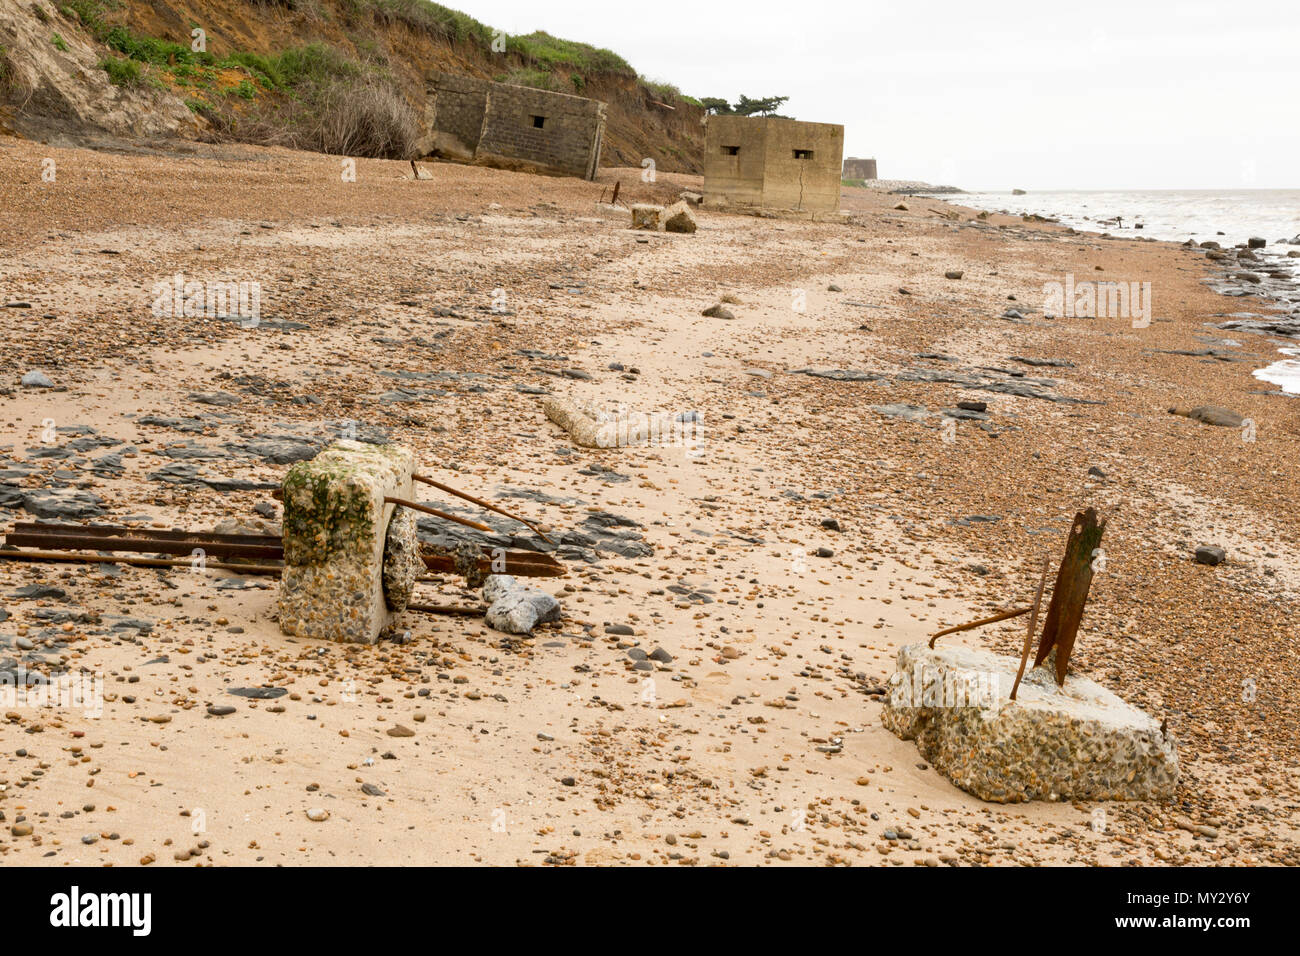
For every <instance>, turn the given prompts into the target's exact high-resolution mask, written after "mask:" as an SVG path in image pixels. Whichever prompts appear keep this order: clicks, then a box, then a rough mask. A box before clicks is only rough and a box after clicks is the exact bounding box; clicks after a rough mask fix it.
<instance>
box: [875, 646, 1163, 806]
mask: <svg viewBox="0 0 1300 956" xmlns="http://www.w3.org/2000/svg"><path fill="white" fill-rule="evenodd" d="M1019 664H1020V662H1019V660H1018V659H1015V658H1010V657H1001V656H998V655H996V654H991V653H989V652H988V651H981V650H970V649H967V648H963V647H937V648H935V649H934V650H930V649H929V648H928V647H927V646H926V645H925V644H911V645H908V646H906V647H903V648H902V649H900V650H899V652H898V670H897V672H895V674H894V675H893V676H892V677H891V678H890V681H889V689H890V693H889V695H888V697H887V699H886V702H885V708H884V713H883V715H882V719H883V723H884V725H885V727H886V728H888V729H889V730H891V731H892V732H893V733H895V734H897V735H898V736H899V737H901V738H902V739H904V740H915V741H916V746H917V749H918V750H920V752H921V755H922V756H923V757H925V759H926V760H928V761H929V762H930V764H931V765H932V766H933V767H934V768H935V769H936V770H938V771H939V772H940V773H942V774H943V775H944V776H945V777H947V778H948V779H949V780H951V781H952V782H953V783H954V784H956V785H957V786H958V787H960V788H961V789H963V790H965V791H967V792H968V793H973V794H975V796H977V797H980V798H982V799H984V800H990V801H994V802H997V803H1017V802H1020V801H1023V800H1162V801H1163V800H1169V799H1171V798H1172V797H1173V795H1174V790H1175V787H1176V786H1177V783H1178V755H1177V748H1176V744H1175V741H1174V739H1173V737H1172V736H1168V735H1166V734H1163V733H1161V730H1160V725H1159V724H1158V723H1157V722H1156V721H1155V720H1153V719H1152V718H1151V717H1150V716H1148V715H1147V714H1145V713H1143V712H1142V711H1141V710H1138V709H1137V708H1136V707H1133V706H1131V705H1129V704H1127V703H1125V702H1124V701H1123V700H1121V699H1120V698H1119V697H1117V696H1116V695H1115V694H1113V693H1111V692H1110V691H1108V690H1106V688H1104V687H1102V686H1101V685H1100V684H1097V683H1096V682H1095V681H1091V680H1089V679H1088V678H1086V677H1079V676H1076V675H1073V674H1069V675H1067V676H1066V678H1065V686H1064V687H1057V685H1056V679H1055V677H1054V676H1053V674H1052V672H1051V666H1049V665H1052V664H1054V662H1053V658H1051V657H1049V658H1048V662H1047V663H1045V664H1044V666H1042V667H1036V668H1034V669H1033V670H1031V671H1029V672H1028V673H1027V674H1026V675H1025V678H1024V680H1023V681H1022V682H1021V684H1020V690H1019V692H1018V693H1017V698H1016V700H1011V699H1010V696H1009V695H1010V693H1011V687H1012V685H1013V684H1014V682H1015V677H1016V670H1017V668H1018V667H1019Z"/></svg>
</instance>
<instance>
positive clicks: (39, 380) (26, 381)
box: [23, 372, 54, 388]
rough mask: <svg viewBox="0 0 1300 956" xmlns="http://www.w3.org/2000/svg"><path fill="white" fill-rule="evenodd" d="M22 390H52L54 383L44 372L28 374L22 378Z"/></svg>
mask: <svg viewBox="0 0 1300 956" xmlns="http://www.w3.org/2000/svg"><path fill="white" fill-rule="evenodd" d="M23 387H24V388H53V387H54V383H53V382H51V381H50V377H49V376H48V375H46V374H45V373H44V372H28V373H27V374H26V375H24V376H23Z"/></svg>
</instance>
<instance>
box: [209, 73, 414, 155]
mask: <svg viewBox="0 0 1300 956" xmlns="http://www.w3.org/2000/svg"><path fill="white" fill-rule="evenodd" d="M209 118H210V119H211V120H212V121H213V123H214V125H216V126H217V127H218V129H220V130H222V131H223V132H225V133H226V134H227V135H229V136H231V137H232V138H234V139H238V140H242V141H243V142H248V143H257V144H259V145H263V146H287V147H289V148H291V149H310V150H315V151H316V152H320V153H332V154H335V155H343V156H370V157H378V158H387V159H408V158H410V156H411V153H412V149H413V147H414V144H415V140H416V137H417V136H418V135H419V124H418V123H417V121H416V117H415V111H414V110H412V109H411V107H410V105H409V104H408V103H407V102H406V100H405V99H403V98H402V95H401V94H400V93H399V92H398V91H397V90H396V89H395V88H394V87H393V85H392V84H391V83H389V82H388V81H387V80H386V79H384V78H382V77H380V76H376V75H374V74H361V73H359V71H358V72H354V73H349V74H344V75H335V76H328V77H324V78H313V79H306V80H303V81H301V82H300V83H299V84H298V85H297V86H296V88H295V89H294V91H293V93H292V95H286V96H282V97H277V98H275V99H273V100H270V101H267V102H264V103H260V104H258V106H257V107H255V108H254V109H253V111H252V112H244V113H243V114H241V115H236V114H235V113H234V112H233V111H232V110H230V108H229V107H221V108H217V109H215V110H213V111H212V113H211V114H209Z"/></svg>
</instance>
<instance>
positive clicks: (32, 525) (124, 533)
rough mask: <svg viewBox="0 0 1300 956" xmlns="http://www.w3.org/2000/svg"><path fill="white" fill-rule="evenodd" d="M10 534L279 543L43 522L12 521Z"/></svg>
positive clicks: (272, 538)
mask: <svg viewBox="0 0 1300 956" xmlns="http://www.w3.org/2000/svg"><path fill="white" fill-rule="evenodd" d="M13 530H14V531H22V532H34V533H37V534H45V533H60V534H75V535H82V536H85V537H101V538H149V539H150V540H158V541H181V540H189V539H190V538H203V539H205V540H208V541H220V542H223V543H227V544H267V543H271V542H279V540H280V536H279V535H275V534H226V533H224V532H218V531H175V530H162V529H159V528H130V527H126V526H124V525H107V524H54V523H52V522H46V521H16V522H14V527H13Z"/></svg>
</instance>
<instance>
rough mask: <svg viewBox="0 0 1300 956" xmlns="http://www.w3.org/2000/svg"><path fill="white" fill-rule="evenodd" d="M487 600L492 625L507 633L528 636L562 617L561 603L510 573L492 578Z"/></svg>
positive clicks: (485, 588) (485, 595)
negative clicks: (543, 625)
mask: <svg viewBox="0 0 1300 956" xmlns="http://www.w3.org/2000/svg"><path fill="white" fill-rule="evenodd" d="M483 600H484V601H486V602H487V604H488V610H487V622H488V626H489V627H491V628H493V629H495V630H498V631H504V632H505V633H507V634H527V633H529V632H530V631H531V630H532V629H533V628H534V627H536V626H537V625H538V624H543V623H545V622H547V621H557V620H559V618H560V602H559V601H557V600H556V599H555V598H554V597H552V596H551V595H550V594H548V593H547V592H545V591H543V590H542V589H541V588H535V587H533V586H532V585H529V584H520V583H519V582H518V581H516V580H515V579H514V578H513V577H512V576H511V575H509V574H490V575H488V577H487V580H486V581H484V582H483Z"/></svg>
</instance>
